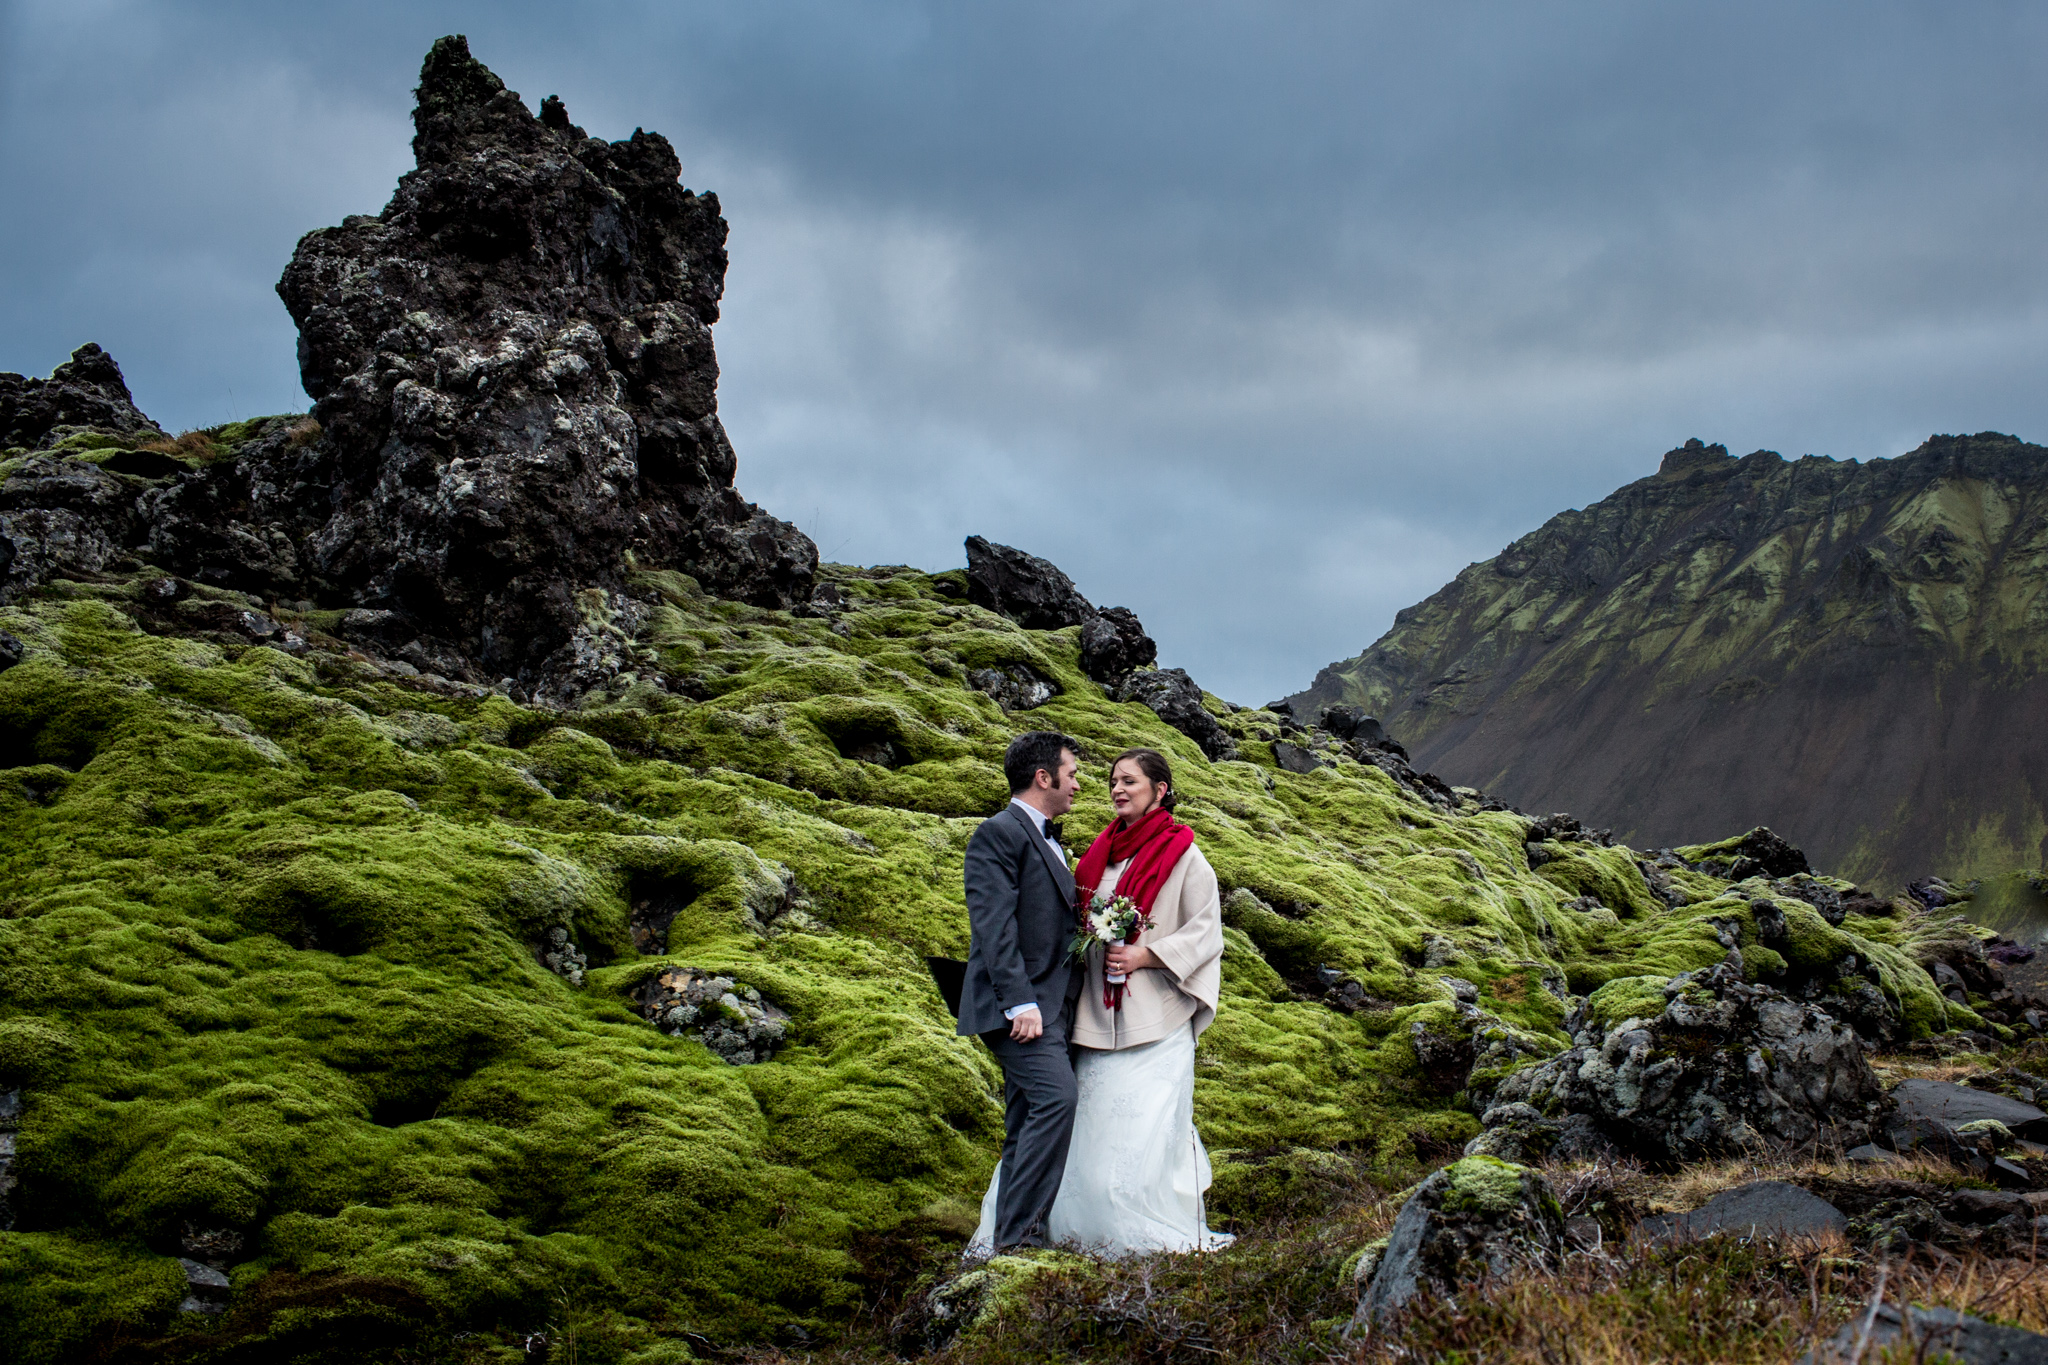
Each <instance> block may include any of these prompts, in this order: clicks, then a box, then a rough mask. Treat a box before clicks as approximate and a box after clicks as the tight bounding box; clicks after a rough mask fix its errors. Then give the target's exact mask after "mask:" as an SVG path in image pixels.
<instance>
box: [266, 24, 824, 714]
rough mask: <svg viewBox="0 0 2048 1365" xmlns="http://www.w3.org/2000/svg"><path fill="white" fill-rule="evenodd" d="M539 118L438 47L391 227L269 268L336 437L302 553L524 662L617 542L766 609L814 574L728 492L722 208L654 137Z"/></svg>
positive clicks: (371, 599) (459, 51) (301, 476)
mask: <svg viewBox="0 0 2048 1365" xmlns="http://www.w3.org/2000/svg"><path fill="white" fill-rule="evenodd" d="M546 109H547V111H548V116H547V117H543V118H536V117H534V116H533V115H532V114H530V113H528V112H527V110H526V107H525V105H523V104H522V103H521V102H520V100H519V97H518V96H517V95H516V94H514V93H513V92H512V91H509V90H507V89H505V87H504V84H503V83H502V82H501V81H499V79H498V78H497V77H496V76H495V75H493V74H492V73H491V72H490V71H489V70H487V69H486V68H485V67H484V66H483V65H481V64H480V63H478V62H477V61H475V60H474V59H473V58H471V56H470V55H469V49H468V45H467V43H466V42H465V41H464V40H463V39H461V38H443V39H441V40H440V41H439V42H437V43H435V44H434V47H433V50H432V51H431V52H430V53H428V55H427V60H426V64H425V66H424V68H423V69H422V71H421V73H420V86H419V104H418V107H417V109H416V110H415V111H414V115H413V122H414V126H415V128H416V130H417V136H415V137H414V139H413V150H414V153H415V155H416V158H417V162H418V165H417V169H415V170H413V171H411V172H408V173H407V174H406V175H405V176H404V177H402V178H401V179H400V181H399V185H398V192H397V194H395V195H394V196H393V197H392V200H391V203H390V204H389V205H387V206H386V207H385V209H384V211H383V212H382V213H381V214H380V215H378V216H377V217H375V218H370V217H361V216H358V217H352V218H349V219H348V220H347V221H346V222H344V223H343V224H342V225H341V226H340V227H334V228H326V229H323V230H321V231H318V232H313V233H309V234H308V235H307V236H306V237H305V238H304V239H303V240H302V241H301V242H300V243H299V246H298V250H297V251H296V252H295V253H294V254H293V257H292V261H291V264H290V266H288V267H287V268H286V270H285V273H284V278H283V279H282V280H281V281H280V282H279V284H278V294H279V296H280V297H281V298H283V300H284V303H285V307H286V308H287V309H288V310H290V312H291V315H292V319H293V321H295V322H296V323H298V325H299V331H300V338H299V362H300V372H301V375H302V377H303V379H304V381H305V385H306V391H307V392H308V393H309V394H311V395H312V396H313V398H314V399H315V405H314V409H313V414H314V417H315V418H316V419H317V420H318V421H319V423H320V426H321V429H322V431H323V433H324V434H323V435H322V436H321V438H320V439H319V441H318V442H317V443H316V444H314V445H313V446H312V447H310V448H309V450H308V451H307V452H306V454H305V457H304V458H302V459H300V460H298V461H296V462H295V463H296V465H297V466H298V467H297V468H296V469H295V470H294V471H293V473H294V475H295V481H296V482H299V483H302V484H305V485H309V486H313V487H319V488H321V489H322V490H323V493H324V494H325V496H327V497H328V498H329V499H330V500H331V506H332V511H331V514H330V515H327V516H326V518H325V521H324V524H322V525H321V526H320V527H319V528H318V529H317V530H316V531H315V532H314V533H313V535H312V536H311V537H310V538H309V540H308V541H307V543H306V546H305V553H306V554H307V555H308V556H309V557H310V559H311V560H312V565H313V568H314V569H315V570H316V571H317V573H318V574H319V575H320V576H321V577H322V578H323V579H324V580H326V581H327V582H329V583H331V584H333V585H335V586H336V587H338V588H340V589H341V590H342V592H343V593H344V595H346V596H347V597H349V598H351V599H353V600H355V601H356V602H358V603H359V604H361V605H364V606H378V607H386V608H391V609H394V610H398V611H401V612H403V613H405V614H407V615H409V616H410V617H412V618H414V619H416V620H418V621H420V622H421V623H423V625H424V626H425V627H426V628H427V629H428V630H429V631H431V632H432V633H434V634H436V635H440V636H444V637H446V638H448V639H451V640H455V641H458V642H460V644H461V645H462V646H463V648H464V649H466V650H468V651H470V652H472V653H473V654H474V655H475V656H476V657H477V658H478V659H479V661H480V662H481V663H482V664H483V665H484V666H485V667H486V668H487V669H490V670H494V671H504V672H512V673H520V674H526V673H531V672H533V671H534V670H535V669H536V668H537V667H538V666H539V665H540V664H541V663H542V662H543V660H545V659H546V658H547V656H548V655H550V654H551V653H553V652H555V651H557V650H559V649H562V648H564V647H565V646H566V645H567V644H568V642H569V640H570V637H571V636H572V634H573V633H575V631H576V630H577V628H578V626H579V625H580V624H581V616H580V614H579V611H578V608H577V605H576V596H577V594H578V593H580V592H583V591H586V590H589V589H593V588H595V589H600V590H614V589H616V588H617V587H618V586H619V584H620V583H621V581H622V579H623V576H624V573H625V571H626V561H627V557H628V555H629V554H630V555H631V556H632V557H633V558H634V560H635V561H636V562H637V563H638V564H640V565H641V566H642V567H675V568H680V569H683V570H685V571H686V572H688V573H690V574H692V575H693V576H695V577H696V578H697V580H698V581H699V582H700V583H701V584H702V585H703V586H704V587H705V588H706V589H707V590H709V591H712V592H716V593H720V594H723V595H727V596H732V597H737V598H741V599H744V600H747V601H751V602H755V603H759V604H763V605H785V606H786V605H789V604H790V603H792V602H796V601H799V600H801V599H802V598H803V597H805V596H806V595H807V594H808V593H809V591H810V586H811V578H812V575H813V573H814V571H815V569H816V565H817V551H816V548H815V547H814V546H813V545H812V544H811V542H810V541H809V540H808V539H806V538H805V537H804V536H803V535H802V534H801V533H800V532H798V531H797V530H796V529H795V528H794V527H792V526H789V525H788V524H786V523H784V522H780V521H777V520H776V519H775V518H773V517H771V516H768V515H767V514H766V513H764V512H762V511H761V510H760V509H758V508H756V507H754V506H752V505H750V504H748V503H746V502H744V501H742V500H741V499H740V497H739V495H738V494H737V493H735V492H734V491H733V487H732V481H733V473H734V467H735V461H734V456H733V451H732V447H731V445H730V444H729V443H728V442H727V440H726V436H725V430H724V428H723V427H722V426H721V425H720V423H719V421H718V414H717V402H716V386H717V381H718V364H717V360H716V357H715V356H714V354H713V352H712V345H711V324H712V323H714V322H716V321H717V320H718V300H719V296H720V293H721V292H722V290H723V288H724V279H725V263H726V256H725V234H726V226H725V220H724V219H723V218H721V217H720V216H719V211H718V201H717V199H716V198H715V197H713V196H710V195H702V196H700V195H697V194H693V193H691V192H690V191H689V190H686V189H684V188H683V187H682V185H681V184H679V183H678V176H679V174H680V170H681V167H680V165H679V163H678V162H677V160H676V156H675V153H674V151H672V150H671V149H670V147H669V144H668V142H667V140H666V139H664V138H662V137H660V136H658V135H656V134H651V133H645V132H635V133H634V135H633V136H632V137H631V138H629V139H626V140H625V141H622V142H615V143H607V142H604V141H601V140H599V139H597V138H591V137H586V136H585V135H584V133H583V131H582V129H580V128H576V127H574V126H572V125H570V123H569V121H568V118H567V115H566V114H565V113H563V112H562V110H561V107H560V104H559V102H552V101H551V102H550V103H549V104H548V105H547V106H546Z"/></svg>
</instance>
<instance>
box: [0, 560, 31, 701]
mask: <svg viewBox="0 0 2048 1365" xmlns="http://www.w3.org/2000/svg"><path fill="white" fill-rule="evenodd" d="M4 543H5V542H0V544H4ZM4 572H5V570H4V569H0V573H4ZM27 654H28V650H27V648H26V647H24V646H23V644H22V643H21V641H19V640H17V639H15V638H14V637H13V636H12V635H9V634H8V633H7V632H6V631H4V630H0V673H5V672H6V671H7V670H8V669H10V668H12V667H14V666H15V665H16V664H18V663H20V662H21V661H22V659H23V658H24V657H26V655H27Z"/></svg>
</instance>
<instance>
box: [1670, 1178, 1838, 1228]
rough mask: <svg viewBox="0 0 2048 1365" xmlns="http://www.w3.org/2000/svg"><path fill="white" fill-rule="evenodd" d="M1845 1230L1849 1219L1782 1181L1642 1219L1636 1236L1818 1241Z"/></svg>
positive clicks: (1740, 1189) (1752, 1185)
mask: <svg viewBox="0 0 2048 1365" xmlns="http://www.w3.org/2000/svg"><path fill="white" fill-rule="evenodd" d="M1848 1230H1849V1220H1848V1218H1847V1217H1846V1216H1845V1215H1844V1214H1843V1213H1842V1211H1841V1210H1840V1209H1838V1208H1836V1207H1835V1206H1834V1205H1833V1204H1830V1203H1829V1202H1828V1201H1827V1200H1825V1199H1822V1198H1821V1197H1820V1196H1818V1195H1815V1194H1811V1193H1808V1192H1807V1191H1806V1190H1803V1189H1801V1188H1799V1186H1797V1185H1792V1184H1788V1183H1786V1182H1785V1181H1783V1180H1753V1181H1751V1182H1750V1183H1749V1184H1747V1185H1737V1186H1736V1187H1735V1188H1734V1189H1732V1190H1723V1191H1721V1193H1719V1194H1717V1195H1715V1196H1714V1197H1713V1198H1712V1199H1709V1200H1708V1201H1707V1202H1706V1203H1704V1204H1702V1205H1700V1206H1699V1207H1698V1208H1696V1209H1694V1210H1693V1211H1692V1212H1691V1213H1667V1214H1660V1215H1658V1216H1656V1217H1653V1218H1645V1219H1644V1220H1643V1221H1642V1222H1641V1223H1639V1224H1637V1226H1636V1236H1637V1237H1639V1238H1641V1239H1642V1240H1644V1241H1648V1242H1667V1241H1673V1242H1675V1241H1690V1240H1693V1239H1695V1238H1700V1237H1711V1236H1713V1235H1714V1234H1715V1233H1718V1232H1725V1233H1732V1234H1733V1235H1735V1236H1737V1237H1753V1236H1756V1235H1758V1234H1762V1235H1764V1236H1768V1237H1814V1238H1817V1237H1821V1236H1823V1235H1824V1234H1828V1233H1845V1232H1847V1231H1848Z"/></svg>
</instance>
